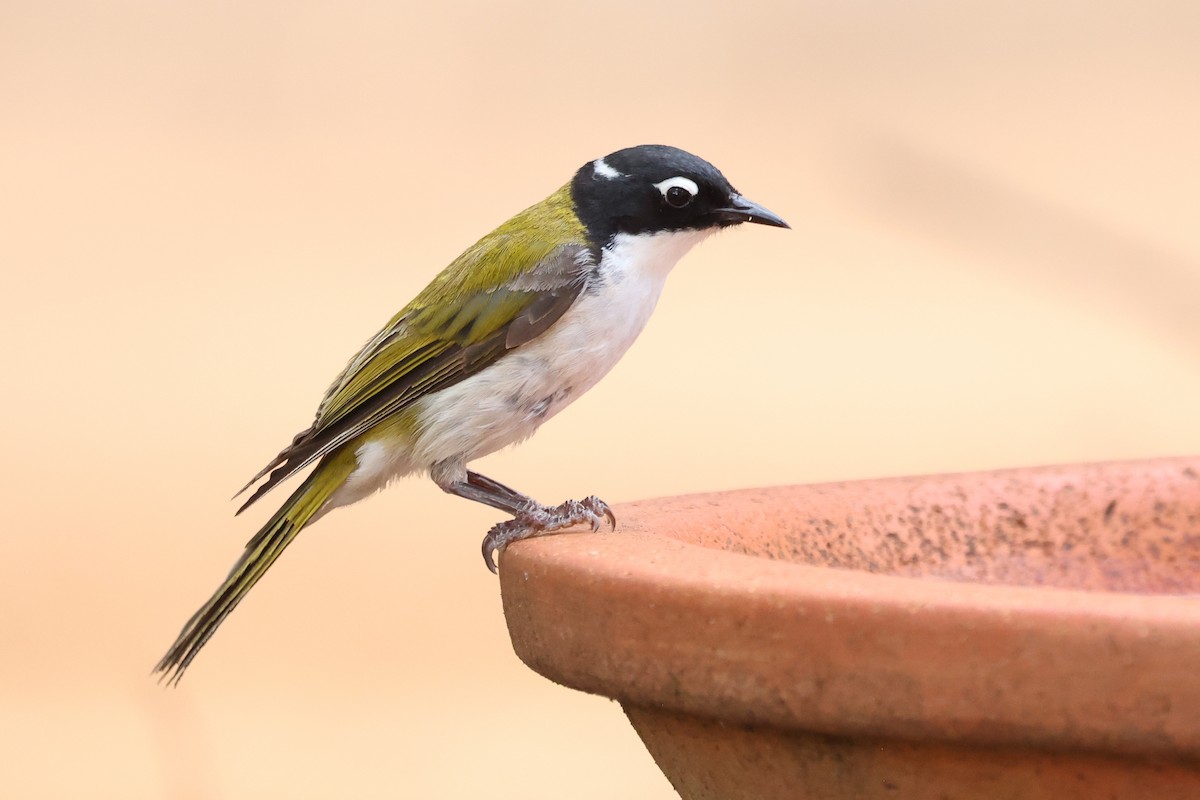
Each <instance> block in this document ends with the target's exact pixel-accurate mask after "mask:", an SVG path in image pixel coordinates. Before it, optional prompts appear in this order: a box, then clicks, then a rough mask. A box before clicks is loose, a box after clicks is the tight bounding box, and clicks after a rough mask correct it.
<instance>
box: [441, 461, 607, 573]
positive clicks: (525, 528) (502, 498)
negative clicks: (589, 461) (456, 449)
mask: <svg viewBox="0 0 1200 800" xmlns="http://www.w3.org/2000/svg"><path fill="white" fill-rule="evenodd" d="M430 474H431V476H432V478H433V480H434V482H435V483H437V485H438V486H440V487H441V488H442V490H443V491H445V492H449V493H450V494H454V495H458V496H459V497H464V498H466V499H467V500H474V501H475V502H477V503H483V504H484V505H488V506H491V507H492V508H498V509H500V510H501V511H507V512H508V513H510V514H512V515H513V519H510V520H506V521H504V522H499V523H497V524H495V525H493V526H492V529H491V530H490V531H488V534H487V536H485V537H484V538H483V563H485V564H487V568H488V569H490V570H491V571H492V572H495V571H496V562H495V561H494V560H493V559H492V554H493V553H495V552H496V551H499V552H501V553H503V552H504V548H505V547H507V546H508V545H509V544H510V543H512V542H515V541H517V540H519V539H527V538H529V537H530V536H536V535H538V534H542V533H553V532H554V531H559V530H562V529H563V528H569V527H571V526H572V525H580V524H590V525H591V526H592V530H594V531H597V530H600V522H601V520H608V524H609V526H610V527H611V528H612V529H614V530H615V529H616V527H617V518H616V516H615V515H614V514H613V512H612V509H611V508H609V507H608V503H605V502H604V501H603V500H601V499H600V498H599V497H596V496H594V495H593V496H592V497H588V498H586V499H584V500H568V501H566V502H565V503H562V504H560V505H557V506H553V507H551V506H544V505H542V504H541V503H539V502H537V501H536V500H534V499H533V498H531V497H528V496H526V495H523V494H521V493H520V492H518V491H517V490H516V489H510V488H509V487H507V486H505V485H504V484H502V483H499V482H498V481H494V480H492V479H491V478H489V477H487V476H486V475H480V474H479V473H478V472H472V471H471V470H469V469H462V468H461V467H460V468H458V469H454V468H453V467H452V466H450V465H438V466H437V467H435V468H434V469H433V470H432V471H431V473H430Z"/></svg>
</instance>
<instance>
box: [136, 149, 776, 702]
mask: <svg viewBox="0 0 1200 800" xmlns="http://www.w3.org/2000/svg"><path fill="white" fill-rule="evenodd" d="M743 222H756V223H760V224H763V225H774V226H777V227H781V228H786V227H788V226H787V223H785V222H784V221H783V220H782V219H780V218H779V217H777V216H776V215H775V214H773V213H771V212H770V211H768V210H767V209H765V208H763V207H762V206H760V205H758V204H756V203H752V202H750V201H749V200H747V199H746V198H744V197H742V195H741V194H739V193H738V192H737V191H736V190H734V188H733V187H732V186H731V185H730V184H729V181H727V180H726V179H725V176H724V175H722V174H721V173H720V171H718V170H717V169H716V168H715V167H714V166H713V165H712V164H709V163H708V162H707V161H705V160H703V159H701V158H697V157H696V156H694V155H691V154H690V153H686V152H684V151H683V150H679V149H677V148H674V147H667V146H663V145H642V146H639V147H630V148H627V149H625V150H619V151H617V152H615V153H612V154H611V155H607V156H604V157H603V158H598V159H596V160H595V161H589V162H588V163H586V164H584V165H583V166H582V167H581V168H580V169H579V170H578V171H577V172H576V173H575V175H574V177H573V178H572V179H571V180H570V181H569V182H568V183H567V184H566V185H565V186H563V187H562V188H560V189H559V190H558V191H556V192H554V193H553V194H551V195H550V196H549V197H547V198H546V199H545V200H543V201H541V202H540V203H537V204H536V205H533V206H530V207H529V208H527V209H525V210H524V211H522V212H521V213H519V214H517V215H516V216H515V217H513V218H512V219H510V220H509V221H508V222H505V223H504V224H503V225H501V226H500V227H498V228H496V229H495V230H494V231H492V232H491V233H489V234H487V235H486V236H484V237H483V238H482V239H480V240H479V241H478V242H476V243H475V244H474V245H472V246H471V247H470V248H468V249H467V250H466V252H464V253H463V254H462V255H460V256H459V257H458V258H456V259H455V260H454V261H453V262H452V263H451V264H450V266H448V267H446V269H444V270H443V271H442V272H441V274H440V275H438V276H437V277H436V278H434V279H433V281H432V282H431V283H430V284H429V285H428V286H426V287H425V289H424V290H423V291H422V292H421V293H420V294H418V295H417V296H416V297H415V298H414V299H413V300H412V302H410V303H409V304H408V305H406V306H405V307H404V308H403V309H401V310H400V312H399V313H398V314H396V315H395V316H394V317H392V319H391V320H390V321H389V322H388V323H387V325H385V326H384V328H383V330H381V331H379V333H377V334H376V335H375V336H374V337H372V338H371V340H370V341H368V342H367V343H366V345H364V346H363V348H362V349H361V350H360V351H359V352H358V354H357V355H355V356H354V357H353V358H352V359H350V363H349V364H348V365H347V366H346V368H345V369H344V370H343V371H342V373H341V374H340V375H339V376H338V377H337V379H336V380H334V382H333V384H332V385H331V386H330V387H329V389H328V390H327V391H326V392H325V397H324V398H323V399H322V400H321V403H320V405H319V406H318V407H317V413H316V419H315V421H314V422H313V424H312V425H311V427H309V428H308V429H307V430H305V431H303V432H302V433H300V434H298V435H297V436H296V437H295V438H294V439H293V440H292V442H291V444H289V445H288V446H287V447H285V448H284V449H283V451H282V452H280V453H279V455H277V456H275V458H274V459H272V460H271V463H269V464H267V465H266V466H265V467H264V468H263V469H262V470H261V471H260V472H259V473H258V474H257V475H255V476H254V478H253V479H252V480H251V481H250V483H248V484H247V485H246V486H245V487H244V488H243V489H242V491H243V492H244V491H246V490H247V489H249V488H250V487H251V486H253V485H254V484H255V483H257V482H259V481H260V480H261V481H262V483H261V484H260V485H259V486H258V488H257V489H256V490H255V491H254V493H253V494H252V495H251V496H250V498H249V500H247V501H246V503H245V505H243V506H242V507H241V508H240V509H239V510H238V513H241V511H243V510H245V508H246V507H247V506H249V505H251V504H252V503H254V502H255V501H256V500H258V499H259V498H260V497H262V496H263V495H264V494H266V493H267V492H268V491H270V490H271V489H273V488H275V486H277V485H278V484H280V483H281V482H283V481H284V480H286V479H287V478H289V477H291V476H292V475H294V474H296V473H297V472H299V471H300V470H302V469H304V468H305V467H307V466H308V465H310V464H312V463H313V462H317V463H316V467H315V468H314V469H313V470H312V471H311V472H310V473H309V475H308V477H306V478H305V479H304V481H303V483H301V484H300V486H299V488H297V489H296V491H295V492H293V493H292V495H291V497H289V498H288V499H287V500H286V501H285V502H284V503H283V506H282V507H281V508H280V509H279V510H278V511H276V512H275V514H274V516H272V517H271V518H270V519H269V520H268V521H267V523H266V524H265V525H264V526H263V527H262V529H261V530H260V531H259V532H258V533H256V534H255V535H254V537H253V538H252V539H251V540H250V542H249V543H248V544H247V545H246V549H245V552H243V553H242V556H241V558H239V559H238V561H237V563H236V564H235V565H234V566H233V569H232V571H230V573H229V576H228V577H227V578H226V579H225V582H224V583H222V584H221V586H220V587H219V588H218V589H217V591H216V593H215V594H213V596H212V598H211V599H209V601H208V602H207V603H205V604H204V605H203V606H202V607H201V608H200V610H199V611H197V612H196V613H195V614H194V615H193V616H192V618H191V619H189V620H188V622H187V624H186V625H184V627H183V631H182V632H181V633H180V634H179V638H178V639H176V640H175V643H174V644H173V645H171V649H170V650H168V651H167V654H166V655H165V656H163V658H162V660H161V661H160V662H159V663H158V665H157V667H156V671H157V672H161V673H163V674H164V677H165V678H166V679H167V680H169V681H178V680H179V678H180V677H181V676H182V675H183V672H184V670H186V669H187V667H188V665H189V664H191V662H192V659H194V658H195V657H196V654H197V653H198V652H200V649H201V648H202V647H203V646H204V644H205V643H206V642H207V641H208V639H209V637H211V636H212V635H213V632H214V631H215V630H216V629H217V627H218V626H219V625H220V624H221V622H222V621H223V620H224V619H225V617H227V616H228V615H229V612H231V611H233V609H234V608H235V607H236V606H237V604H238V603H239V602H241V600H242V598H243V597H245V596H246V593H247V592H248V591H250V588H251V587H252V586H254V584H255V583H257V582H258V580H259V578H261V577H262V576H263V573H265V572H266V571H267V569H268V568H269V567H270V566H271V564H273V563H274V562H275V559H277V558H278V557H279V554H280V553H282V552H283V550H284V548H285V547H287V546H288V544H289V543H291V541H292V540H293V539H295V538H296V535H297V534H298V533H300V531H301V530H302V529H304V528H306V527H308V526H309V525H311V524H313V523H314V522H316V521H317V520H318V519H320V518H321V517H323V516H324V515H325V514H327V513H328V512H330V511H332V510H333V509H335V508H338V507H340V506H345V505H349V504H350V503H354V502H357V501H359V500H361V499H363V498H364V497H366V496H367V495H369V494H372V493H373V492H375V491H377V490H379V489H381V488H383V487H384V486H385V485H387V484H388V483H389V482H390V481H392V480H393V479H395V478H397V477H399V476H402V475H408V474H411V473H428V474H429V476H430V477H431V478H432V479H433V481H434V482H435V483H436V484H437V485H438V486H440V487H441V488H442V489H443V490H444V491H446V492H449V493H450V494H456V495H458V496H459V497H465V498H467V499H468V500H475V501H477V502H480V503H484V504H486V505H489V506H491V507H493V508H496V509H499V510H500V511H503V512H505V513H506V514H510V515H511V516H512V518H511V519H508V520H506V521H504V522H500V523H499V524H497V525H495V526H494V527H493V528H492V529H491V530H490V531H489V532H488V534H487V536H486V537H485V538H484V540H483V557H484V561H485V562H486V564H487V566H488V568H489V569H491V570H492V571H493V572H495V571H496V566H495V563H494V561H493V560H492V556H493V554H494V553H496V552H500V553H501V554H502V553H503V551H504V548H505V546H506V545H507V544H509V543H510V542H513V541H516V540H518V539H522V538H525V537H528V536H533V535H536V534H540V533H549V532H552V531H557V530H561V529H563V528H568V527H570V526H573V525H578V524H584V525H590V526H591V527H592V529H597V528H599V526H600V524H601V522H602V521H607V522H608V523H609V524H610V525H611V526H613V527H615V525H616V520H615V518H614V516H613V513H612V511H611V510H610V509H609V507H608V505H607V504H606V503H605V502H604V501H602V500H600V499H599V498H598V497H595V496H592V497H587V498H586V499H583V500H568V501H566V502H564V503H562V504H561V505H557V506H544V505H542V504H541V503H538V502H537V501H535V500H533V499H532V498H530V497H528V496H526V495H524V494H521V493H520V492H518V491H516V490H515V489H510V488H509V487H507V486H505V485H504V484H502V483H499V482H497V481H494V480H492V479H491V478H488V477H485V476H483V475H480V474H479V473H478V472H475V471H473V470H471V469H468V468H467V465H468V464H469V463H470V462H471V461H474V460H475V459H477V458H480V457H481V456H485V455H487V454H488V453H492V452H495V451H496V450H499V449H501V448H503V447H506V446H507V445H511V444H514V443H517V442H520V441H523V440H524V439H526V438H528V437H529V436H531V435H532V434H533V432H534V431H536V430H537V429H538V427H539V426H540V425H541V424H542V423H543V422H545V421H546V420H548V419H550V418H551V417H553V416H554V415H555V414H557V413H558V412H559V411H561V410H562V409H564V408H565V407H566V406H567V405H568V404H570V403H571V402H572V401H574V400H576V399H577V398H578V397H579V396H580V395H582V394H583V393H584V392H586V391H587V390H588V389H590V388H592V386H594V385H595V384H596V382H597V381H599V380H600V379H601V378H602V377H604V375H605V374H606V373H607V372H608V371H609V370H610V369H612V367H613V365H614V364H616V363H617V361H618V359H620V358H621V356H622V355H624V354H625V351H626V350H627V349H628V348H629V346H630V345H631V344H633V340H634V339H636V338H637V336H638V334H639V333H641V331H642V328H643V327H644V326H645V324H646V321H647V320H648V319H649V318H650V314H651V312H652V311H653V310H654V306H655V304H656V303H657V302H658V297H659V294H660V293H661V291H662V288H663V283H664V281H665V280H666V278H667V274H668V273H669V272H670V271H671V268H672V267H673V266H675V262H676V261H678V260H679V258H680V257H681V256H682V255H683V254H684V253H686V252H687V251H688V250H690V249H691V248H692V247H693V246H694V245H696V244H697V243H698V242H700V241H701V240H703V239H705V238H706V237H708V236H709V235H711V234H712V233H713V232H715V231H718V230H720V229H722V228H728V227H730V226H733V225H738V224H740V223H743ZM264 478H265V480H263V479H264ZM239 494H241V492H239Z"/></svg>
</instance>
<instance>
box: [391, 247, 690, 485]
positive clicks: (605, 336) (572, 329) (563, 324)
mask: <svg viewBox="0 0 1200 800" xmlns="http://www.w3.org/2000/svg"><path fill="white" fill-rule="evenodd" d="M707 235H708V232H697V231H687V232H679V233H666V234H657V235H654V236H639V237H620V236H618V237H617V240H616V241H615V242H614V244H613V246H612V247H611V248H609V249H608V250H606V251H605V253H604V257H603V261H602V264H601V268H602V269H601V274H602V276H603V277H602V280H599V281H597V282H596V283H595V284H594V285H591V286H589V287H587V288H586V289H585V290H584V293H583V294H581V295H580V297H579V299H578V300H576V301H575V303H574V304H573V305H572V306H571V308H570V309H568V310H567V312H566V313H565V314H563V316H562V318H561V319H560V320H558V322H556V323H554V325H552V326H551V327H550V329H549V330H547V331H546V333H544V334H542V335H541V336H540V337H538V338H537V339H535V340H534V341H532V342H530V343H528V344H526V345H523V346H521V347H520V348H518V349H516V350H514V351H513V352H511V353H508V354H506V355H504V356H503V357H502V358H500V360H499V361H497V362H496V363H495V364H493V365H491V366H489V367H487V368H486V369H484V370H483V371H482V372H480V373H479V374H477V375H473V376H472V377H470V378H467V379H466V380H464V381H461V382H460V383H457V384H455V385H454V386H451V387H450V388H448V389H444V390H442V391H440V392H437V393H435V394H433V395H430V396H429V397H427V398H424V399H423V400H422V401H421V402H420V411H419V420H420V422H419V429H420V430H419V432H418V433H417V436H416V437H415V439H414V441H413V442H412V447H413V452H412V456H413V461H414V463H415V464H416V465H418V466H419V468H428V467H429V466H432V465H433V464H434V463H437V462H439V461H446V460H458V459H461V460H462V461H464V462H466V461H470V460H472V459H475V458H479V457H480V456H484V455H487V454H488V453H492V452H495V451H496V450H499V449H501V448H503V447H507V446H508V445H510V444H514V443H516V442H520V441H522V440H524V439H526V438H528V437H529V436H531V435H532V434H533V433H534V431H536V430H537V429H538V427H539V426H540V425H541V424H542V423H543V422H545V421H546V420H548V419H550V418H551V417H552V416H554V415H555V414H557V413H558V412H559V411H561V410H562V409H563V408H565V407H566V406H567V405H569V404H570V403H571V402H572V401H574V400H576V399H578V398H579V397H580V396H581V395H582V394H583V393H584V392H586V391H587V390H588V389H591V388H592V387H593V386H595V385H596V382H597V381H599V380H600V379H601V378H603V377H604V376H605V375H606V374H607V373H608V371H609V370H611V369H612V368H613V366H614V365H615V364H616V363H617V361H619V360H620V359H621V356H623V355H625V352H626V351H627V350H628V349H629V347H630V345H632V344H633V342H634V340H635V339H636V338H637V337H638V334H640V333H641V332H642V329H643V328H644V327H645V326H646V322H647V321H648V320H649V319H650V315H651V313H653V311H654V306H655V304H656V303H657V302H658V298H659V295H660V294H661V293H662V288H663V283H664V282H665V281H666V277H667V274H668V273H669V272H670V270H671V268H672V267H673V266H674V265H675V262H676V261H677V260H678V259H679V258H680V256H682V255H683V254H684V253H686V252H687V251H688V250H689V249H691V247H692V246H694V245H695V244H696V243H697V242H699V241H700V240H701V239H703V238H705V236H707Z"/></svg>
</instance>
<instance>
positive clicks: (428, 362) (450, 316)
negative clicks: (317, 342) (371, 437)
mask: <svg viewBox="0 0 1200 800" xmlns="http://www.w3.org/2000/svg"><path fill="white" fill-rule="evenodd" d="M547 250H548V252H547ZM542 253H544V255H542V257H541V258H540V259H539V260H538V261H537V263H536V264H535V265H534V266H533V267H532V268H531V269H529V270H528V271H524V272H522V273H521V274H520V275H519V278H518V279H517V280H513V281H509V282H508V284H507V285H504V284H502V285H497V286H488V287H483V288H480V289H476V290H474V291H466V292H460V293H456V292H455V291H453V289H454V287H452V286H447V285H445V283H444V281H445V278H444V276H443V277H442V278H440V280H441V281H443V283H441V284H437V283H436V282H435V284H431V287H430V288H431V289H432V288H435V287H436V288H437V289H438V295H439V296H440V297H439V298H437V299H438V300H439V302H432V303H429V304H428V305H426V304H423V299H424V298H427V295H429V293H430V291H429V290H426V292H423V293H422V294H421V295H419V296H418V297H417V299H416V300H414V301H413V303H412V304H410V305H409V306H408V307H406V308H405V309H404V310H403V311H401V312H400V314H397V315H396V317H394V318H393V319H392V321H391V322H390V323H389V324H388V325H387V326H386V327H385V328H384V329H383V330H381V331H380V332H379V333H378V334H376V335H375V336H374V337H373V338H372V339H371V340H370V341H368V342H367V343H366V345H364V347H363V348H362V350H361V351H359V353H358V354H357V355H356V356H355V357H354V358H353V359H351V360H350V363H349V364H348V365H347V366H346V369H345V370H344V371H343V372H342V374H341V375H339V376H338V378H337V380H335V381H334V382H333V384H332V385H331V386H330V387H329V389H328V391H327V392H326V394H325V397H324V399H323V400H322V401H321V404H320V406H319V407H318V410H317V416H316V419H315V421H314V422H313V424H312V426H311V427H310V428H308V429H307V430H305V431H302V432H301V433H299V434H297V435H296V437H295V438H294V439H293V440H292V443H291V444H290V445H288V446H287V447H286V448H284V449H283V450H282V451H281V452H280V453H279V455H277V456H276V457H275V458H274V459H272V460H271V462H270V463H269V464H267V466H266V467H264V468H263V469H262V470H261V471H260V472H259V473H258V474H257V475H255V476H254V478H253V479H252V480H251V481H250V482H249V483H248V484H247V485H246V486H245V487H244V488H243V489H242V491H243V492H244V491H245V490H246V489H249V488H250V487H251V486H253V485H254V484H255V483H257V482H258V481H259V480H261V479H262V478H264V477H266V478H267V480H266V481H265V482H264V483H263V484H262V485H261V486H259V487H258V488H257V489H256V490H255V491H254V493H253V494H252V495H251V496H250V498H249V499H248V500H247V501H246V502H245V503H244V504H243V505H242V507H241V508H239V509H238V513H239V514H240V513H241V512H242V511H244V510H245V509H246V508H248V507H249V506H250V505H252V504H253V503H254V502H255V501H256V500H258V499H259V498H260V497H262V496H263V495H264V494H266V493H267V492H269V491H270V490H271V489H272V488H274V487H275V486H276V485H278V484H279V483H281V482H282V481H284V480H286V479H287V478H289V477H290V476H292V475H294V474H295V473H296V472H298V471H299V470H301V469H303V468H304V467H306V466H308V465H309V464H311V463H312V462H313V461H315V460H316V459H318V458H320V457H321V456H323V455H325V454H326V453H329V452H331V451H333V450H334V449H336V448H337V447H339V446H340V445H343V444H345V443H346V442H349V441H350V440H352V439H353V438H355V437H356V436H359V435H361V434H362V433H364V432H365V431H367V430H369V429H371V428H372V427H374V426H376V425H378V424H379V423H380V422H382V421H384V420H386V419H388V418H390V417H392V416H393V415H395V414H397V413H400V412H402V411H403V410H404V409H406V408H408V407H409V406H411V405H412V404H413V403H414V402H416V401H417V400H419V399H420V398H422V397H424V396H426V395H428V394H432V393H433V392H437V391H440V390H442V389H445V388H448V387H450V386H453V385H454V384H455V383H458V382H459V381H461V380H463V379H464V378H467V377H469V376H470V375H472V374H474V373H476V372H478V371H479V370H481V369H483V368H485V367H487V366H489V365H491V364H493V363H495V361H496V360H497V359H499V358H501V357H503V356H504V354H505V353H507V352H508V351H510V350H512V349H514V348H516V347H520V346H521V345H523V344H525V343H527V342H529V341H530V340H532V339H534V338H536V337H537V336H539V335H541V334H542V333H544V332H545V331H546V330H547V329H548V328H549V327H550V326H551V325H553V324H554V322H555V321H557V320H558V319H559V318H560V317H562V315H563V314H564V313H566V311H567V309H568V308H570V307H571V304H572V303H574V302H575V298H576V297H578V296H579V293H580V292H581V291H582V289H583V287H584V284H585V282H586V279H587V275H588V272H589V270H590V266H591V264H590V255H589V251H588V249H587V247H585V246H584V245H567V246H558V247H553V248H547V249H546V250H543V251H542ZM468 254H470V251H468ZM452 269H453V267H452ZM447 272H450V270H447ZM445 298H455V299H454V300H452V301H450V302H446V300H445ZM268 475H269V477H268ZM239 494H241V492H239Z"/></svg>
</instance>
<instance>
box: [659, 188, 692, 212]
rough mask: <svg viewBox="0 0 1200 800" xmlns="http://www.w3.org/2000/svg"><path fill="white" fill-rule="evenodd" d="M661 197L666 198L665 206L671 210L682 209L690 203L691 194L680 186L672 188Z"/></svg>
mask: <svg viewBox="0 0 1200 800" xmlns="http://www.w3.org/2000/svg"><path fill="white" fill-rule="evenodd" d="M663 197H665V198H667V205H669V206H671V207H672V208H683V207H684V206H686V205H687V204H688V203H690V202H692V193H691V192H689V191H688V190H687V189H685V188H683V187H682V186H672V187H671V188H669V189H667V193H666V194H665V195H663Z"/></svg>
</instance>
